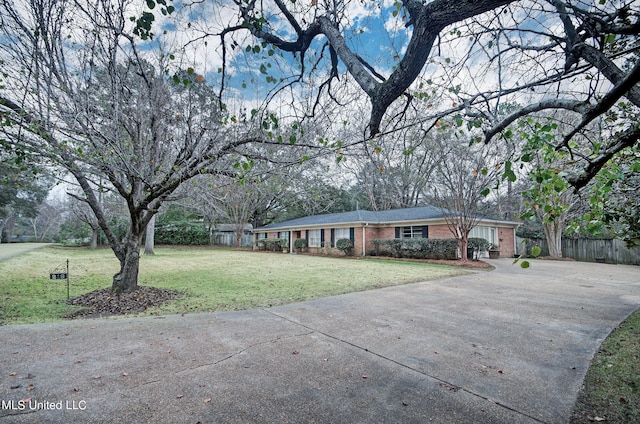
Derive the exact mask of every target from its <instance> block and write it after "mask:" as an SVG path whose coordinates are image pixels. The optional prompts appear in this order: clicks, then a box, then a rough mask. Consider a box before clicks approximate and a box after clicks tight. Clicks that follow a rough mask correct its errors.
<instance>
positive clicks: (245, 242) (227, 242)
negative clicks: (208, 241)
mask: <svg viewBox="0 0 640 424" xmlns="http://www.w3.org/2000/svg"><path fill="white" fill-rule="evenodd" d="M213 244H215V245H217V246H232V247H236V235H235V234H233V233H214V234H213ZM240 246H242V247H252V246H253V234H243V235H242V239H241V241H240Z"/></svg>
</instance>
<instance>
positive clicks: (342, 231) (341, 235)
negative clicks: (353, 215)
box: [334, 228, 351, 243]
mask: <svg viewBox="0 0 640 424" xmlns="http://www.w3.org/2000/svg"><path fill="white" fill-rule="evenodd" d="M349 238H351V231H350V230H349V228H336V239H335V241H334V243H335V242H337V241H338V240H340V239H349Z"/></svg>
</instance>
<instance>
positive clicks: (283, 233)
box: [278, 231, 289, 240]
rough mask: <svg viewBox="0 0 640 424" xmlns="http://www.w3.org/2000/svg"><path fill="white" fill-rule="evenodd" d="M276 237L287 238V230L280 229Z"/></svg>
mask: <svg viewBox="0 0 640 424" xmlns="http://www.w3.org/2000/svg"><path fill="white" fill-rule="evenodd" d="M278 238H279V239H285V240H289V231H280V232H279V233H278Z"/></svg>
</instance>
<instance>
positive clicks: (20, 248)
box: [0, 243, 51, 261]
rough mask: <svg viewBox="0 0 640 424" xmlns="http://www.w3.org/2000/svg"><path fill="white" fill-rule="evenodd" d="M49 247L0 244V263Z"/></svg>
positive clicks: (43, 244)
mask: <svg viewBox="0 0 640 424" xmlns="http://www.w3.org/2000/svg"><path fill="white" fill-rule="evenodd" d="M46 246H51V244H50V243H0V261H4V260H5V259H9V258H12V257H14V256H18V255H22V254H23V253H27V252H29V251H31V250H34V249H40V248H42V247H46Z"/></svg>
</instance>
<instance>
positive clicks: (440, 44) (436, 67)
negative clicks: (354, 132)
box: [203, 0, 640, 188]
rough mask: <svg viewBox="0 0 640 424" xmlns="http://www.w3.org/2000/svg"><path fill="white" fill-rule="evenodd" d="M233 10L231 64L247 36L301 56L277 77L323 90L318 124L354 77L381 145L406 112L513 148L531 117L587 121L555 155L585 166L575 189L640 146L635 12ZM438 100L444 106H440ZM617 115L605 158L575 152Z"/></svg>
mask: <svg viewBox="0 0 640 424" xmlns="http://www.w3.org/2000/svg"><path fill="white" fill-rule="evenodd" d="M235 3H236V6H237V10H238V13H239V18H238V21H237V23H235V24H231V25H227V27H226V29H225V30H224V31H221V32H218V33H216V35H218V36H219V37H220V39H221V40H222V43H223V53H224V55H225V59H228V58H229V57H230V56H231V55H236V54H237V51H238V50H239V49H237V48H236V47H237V46H238V45H239V44H240V43H242V42H244V39H243V38H242V36H241V35H239V34H240V33H246V32H247V31H248V32H250V33H251V34H252V35H253V36H254V37H256V38H257V39H258V40H259V41H263V42H265V43H266V45H267V46H269V48H270V49H271V50H270V51H273V49H274V48H275V49H277V51H279V52H285V53H286V52H288V53H291V55H292V57H293V58H295V60H296V62H297V63H298V64H299V66H298V67H297V68H293V69H297V71H296V72H295V74H292V75H284V76H276V77H271V76H269V77H270V78H271V80H275V81H281V82H282V83H281V85H280V88H281V89H285V88H286V89H287V93H288V92H289V88H290V87H291V86H292V85H294V84H298V85H302V84H307V87H309V88H310V89H312V90H315V93H316V96H314V97H312V98H315V99H316V102H315V104H313V105H311V107H310V108H309V109H310V110H313V111H314V112H313V113H315V111H317V109H318V105H320V104H321V103H322V102H324V101H326V100H327V99H331V98H334V97H333V96H334V95H335V93H337V92H338V91H339V90H340V89H341V88H342V86H341V85H340V84H339V83H338V82H339V79H340V78H342V77H343V75H342V73H343V72H342V69H346V72H347V73H348V75H349V78H351V80H352V81H353V82H354V83H355V84H357V85H358V86H359V88H360V89H361V90H362V91H363V92H364V93H365V94H366V96H367V98H368V99H369V107H370V113H369V119H368V123H367V127H368V133H369V137H371V138H375V137H379V136H381V135H383V134H385V133H388V132H390V131H395V130H397V128H398V120H399V119H401V118H402V117H403V116H405V114H404V113H403V111H407V110H410V109H411V108H414V107H415V108H416V109H420V110H421V111H422V119H423V121H424V122H430V123H431V124H432V125H433V124H435V123H436V122H438V121H439V120H440V119H443V118H445V117H446V118H447V119H451V120H458V119H460V118H463V119H465V122H467V123H468V124H469V125H471V126H477V127H478V128H482V129H483V130H484V135H485V136H484V139H485V141H486V142H489V141H491V140H492V139H494V138H495V137H496V136H498V135H500V136H501V137H508V136H509V127H510V126H511V124H512V123H514V122H515V121H517V120H518V119H519V118H521V117H523V116H526V115H529V114H531V113H534V112H540V111H542V110H567V111H570V112H571V113H574V114H576V116H578V117H579V119H578V121H577V122H578V123H577V124H576V125H574V126H573V127H572V128H571V129H569V130H568V131H567V132H566V133H564V134H563V137H562V139H561V140H560V141H559V142H558V144H557V145H556V148H557V149H559V150H564V151H566V152H568V153H570V154H572V155H573V156H574V158H575V159H576V165H575V166H574V169H575V171H574V172H573V173H572V174H571V175H568V176H567V179H568V181H569V182H570V183H571V184H572V185H573V186H575V187H577V188H580V187H583V186H584V185H585V184H586V183H587V182H588V181H589V180H591V179H592V178H593V177H594V175H595V174H596V173H597V172H598V170H599V169H601V168H602V166H603V165H604V164H605V163H607V162H608V161H609V160H610V159H611V158H612V157H613V156H614V155H615V154H616V153H617V152H619V151H621V150H623V149H625V148H627V147H629V146H633V145H636V144H637V143H638V136H639V135H640V125H638V122H640V120H639V119H638V107H640V87H639V86H638V82H639V81H640V62H638V55H637V50H638V41H637V35H638V33H639V32H640V6H639V4H638V2H636V1H632V0H613V1H601V2H591V1H589V2H587V1H583V0H578V1H566V0H538V1H527V2H522V1H519V2H517V1H514V0H479V1H473V2H460V1H453V0H435V1H430V2H422V1H416V0H403V1H400V2H396V3H394V4H393V5H392V6H391V5H387V4H385V3H383V2H377V1H374V2H371V4H370V5H367V4H361V2H355V1H337V0H328V1H317V2H316V1H312V2H310V3H309V2H283V1H280V0H271V1H260V2H258V1H255V0H248V1H245V0H242V1H240V0H238V1H236V2H235ZM380 10H383V11H384V13H383V14H381V13H380V12H379V11H380ZM356 13H359V14H361V15H364V18H362V19H373V17H379V16H383V17H385V16H387V17H388V18H386V22H384V23H385V28H393V30H392V31H391V30H389V31H388V33H387V34H380V35H379V36H378V37H377V38H375V39H374V38H373V37H372V35H371V32H370V31H368V30H364V28H363V29H362V30H359V28H358V24H359V23H360V22H361V21H362V19H356V15H355V14H356ZM207 35H211V34H204V35H203V37H204V38H206V37H207ZM373 40H375V42H376V43H387V44H385V45H384V48H380V49H376V48H368V49H363V48H360V47H359V46H367V45H368V46H371V43H372V41H373ZM405 40H408V41H405ZM256 44H258V43H256ZM247 50H248V51H250V52H252V53H251V54H255V53H256V52H260V51H261V49H260V48H258V49H247ZM229 62H230V61H227V60H225V65H226V64H227V63H229ZM267 68H268V67H265V69H267ZM274 68H275V67H274ZM225 71H226V69H223V72H225ZM266 72H268V70H267V71H266ZM277 88H278V87H277V86H276V87H275V88H274V91H275V90H277ZM432 90H435V91H437V92H438V93H439V94H440V95H439V96H438V98H439V100H438V102H435V103H434V101H433V99H432ZM272 97H274V96H272ZM309 97H310V96H307V97H306V98H309ZM623 99H626V101H623ZM514 101H518V102H520V104H522V107H520V108H518V109H517V110H515V111H513V112H512V113H511V114H509V115H508V116H506V117H503V116H501V114H500V108H501V105H502V104H504V103H505V102H514ZM621 101H622V104H621ZM343 104H344V103H343ZM625 104H626V105H628V106H629V107H627V106H626V105H625ZM398 111H400V112H398ZM610 112H612V113H613V114H616V115H617V116H613V115H612V114H610V115H609V118H610V119H614V120H615V121H616V123H617V124H619V127H618V129H617V130H616V131H615V133H612V134H611V137H610V138H609V139H608V140H607V141H606V142H605V143H603V144H602V145H601V146H597V147H596V146H594V147H593V148H592V149H591V150H589V151H574V150H573V149H572V146H571V140H572V139H574V137H575V136H576V135H577V134H578V133H580V132H581V131H582V130H583V129H584V128H586V126H587V125H588V124H589V123H590V122H592V121H593V120H594V119H596V118H598V117H599V116H602V115H603V114H607V113H610Z"/></svg>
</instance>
